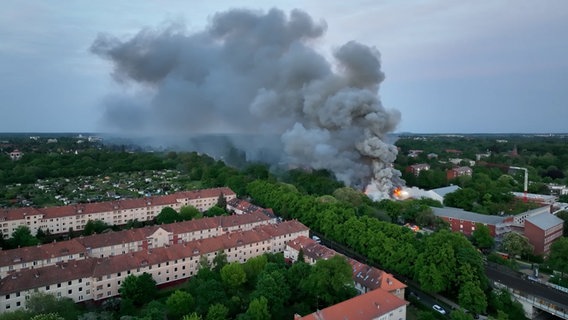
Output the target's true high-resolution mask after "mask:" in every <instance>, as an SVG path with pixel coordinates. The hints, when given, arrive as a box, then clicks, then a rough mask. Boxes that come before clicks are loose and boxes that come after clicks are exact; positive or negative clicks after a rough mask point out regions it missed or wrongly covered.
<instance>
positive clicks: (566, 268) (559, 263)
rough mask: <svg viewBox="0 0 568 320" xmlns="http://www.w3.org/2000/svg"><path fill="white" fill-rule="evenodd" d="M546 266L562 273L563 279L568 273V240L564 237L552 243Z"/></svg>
mask: <svg viewBox="0 0 568 320" xmlns="http://www.w3.org/2000/svg"><path fill="white" fill-rule="evenodd" d="M546 264H547V265H549V266H550V267H551V268H552V269H554V270H556V271H559V272H561V273H562V277H563V276H564V274H565V273H568V238H564V237H563V238H560V239H557V240H556V241H554V242H553V243H552V245H551V246H550V254H549V255H548V258H547V259H546Z"/></svg>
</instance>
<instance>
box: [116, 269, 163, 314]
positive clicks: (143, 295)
mask: <svg viewBox="0 0 568 320" xmlns="http://www.w3.org/2000/svg"><path fill="white" fill-rule="evenodd" d="M118 292H119V293H120V295H121V296H122V297H123V298H124V299H128V300H130V301H132V302H133V303H134V305H136V306H142V305H144V304H146V303H148V302H150V301H152V300H153V299H154V296H155V294H156V281H155V280H154V278H152V275H151V274H149V273H146V272H144V273H142V274H141V275H139V276H135V275H132V274H131V275H129V276H128V277H126V278H124V281H122V284H121V285H120V289H118Z"/></svg>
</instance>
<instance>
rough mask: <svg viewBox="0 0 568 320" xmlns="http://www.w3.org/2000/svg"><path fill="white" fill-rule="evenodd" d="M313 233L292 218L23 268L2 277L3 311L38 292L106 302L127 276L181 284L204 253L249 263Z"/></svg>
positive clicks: (196, 267) (1, 304) (204, 255)
mask: <svg viewBox="0 0 568 320" xmlns="http://www.w3.org/2000/svg"><path fill="white" fill-rule="evenodd" d="M160 230H161V229H158V231H159V232H161V231H160ZM221 230H223V229H221ZM308 234H309V229H308V228H307V227H306V226H304V225H303V224H301V223H299V222H298V221H295V220H291V221H285V222H281V223H277V224H264V225H257V226H255V227H254V228H252V229H250V230H243V231H238V230H237V231H233V232H226V233H223V234H221V235H216V236H211V237H209V238H203V239H195V240H191V241H181V242H178V243H168V244H167V245H165V244H164V246H161V247H155V248H143V249H142V250H138V251H132V252H126V253H119V254H116V255H110V256H103V257H96V256H95V257H89V258H88V259H82V260H68V261H65V262H63V261H61V262H59V263H56V264H52V265H48V266H42V267H37V268H33V269H32V268H23V269H19V270H17V271H14V272H11V273H9V274H8V275H7V276H6V277H3V278H2V280H1V281H0V295H1V296H2V297H3V299H1V300H0V312H4V311H11V310H15V309H18V308H24V307H25V303H26V300H27V298H28V297H29V296H30V295H31V294H32V293H34V292H38V291H41V292H46V293H50V294H54V295H56V296H58V297H68V298H71V299H73V300H74V301H75V302H82V301H88V300H94V301H101V300H103V299H108V298H111V297H114V296H116V295H118V290H119V288H120V285H121V282H122V281H123V280H124V278H125V277H127V276H128V275H140V274H142V273H144V272H146V273H149V274H150V275H151V276H152V278H153V279H154V280H155V281H156V282H157V284H158V285H168V284H172V283H177V282H179V281H184V280H186V279H188V278H189V277H191V276H193V275H194V274H195V273H196V272H197V271H198V268H199V260H200V258H201V257H206V258H207V259H209V261H212V260H213V259H214V257H215V256H216V255H217V254H218V252H220V251H223V252H225V254H226V255H227V260H228V262H235V261H238V262H241V263H243V262H246V261H247V260H248V259H250V258H252V257H256V256H259V255H262V254H264V253H267V252H283V251H284V248H285V246H286V242H288V241H290V240H291V239H295V238H297V237H299V236H306V237H307V236H308ZM162 236H163V234H162ZM117 245H119V246H120V244H117ZM44 258H46V257H44Z"/></svg>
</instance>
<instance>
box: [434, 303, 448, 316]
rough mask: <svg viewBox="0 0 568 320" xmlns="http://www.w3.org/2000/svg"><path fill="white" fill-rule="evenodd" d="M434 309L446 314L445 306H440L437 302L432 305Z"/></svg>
mask: <svg viewBox="0 0 568 320" xmlns="http://www.w3.org/2000/svg"><path fill="white" fill-rule="evenodd" d="M432 309H434V310H436V311H438V312H439V313H441V314H446V310H444V308H442V307H440V306H439V305H437V304H435V305H433V306H432Z"/></svg>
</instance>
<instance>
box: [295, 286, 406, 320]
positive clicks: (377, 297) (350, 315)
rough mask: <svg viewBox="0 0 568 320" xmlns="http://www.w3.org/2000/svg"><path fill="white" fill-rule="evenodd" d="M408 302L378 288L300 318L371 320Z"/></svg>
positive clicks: (314, 319) (308, 319) (305, 319)
mask: <svg viewBox="0 0 568 320" xmlns="http://www.w3.org/2000/svg"><path fill="white" fill-rule="evenodd" d="M406 304H407V302H406V301H404V300H402V299H400V298H398V297H397V296H395V295H393V294H390V293H388V292H387V291H385V290H382V289H376V290H373V291H369V292H367V293H365V294H362V295H359V296H356V297H354V298H351V299H349V300H345V301H343V302H340V303H338V304H335V305H333V306H330V307H327V308H325V309H323V310H319V311H317V312H314V313H312V314H309V315H307V316H304V317H301V318H298V319H302V320H352V319H353V320H371V319H376V318H378V317H380V316H382V315H385V314H388V313H389V312H392V311H394V310H396V309H398V308H400V307H403V306H405V305H406ZM395 319H398V317H395Z"/></svg>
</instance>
